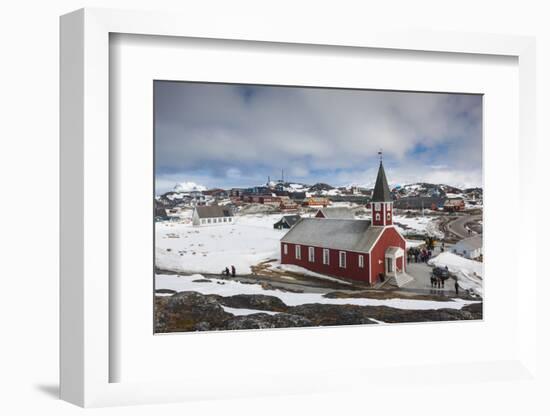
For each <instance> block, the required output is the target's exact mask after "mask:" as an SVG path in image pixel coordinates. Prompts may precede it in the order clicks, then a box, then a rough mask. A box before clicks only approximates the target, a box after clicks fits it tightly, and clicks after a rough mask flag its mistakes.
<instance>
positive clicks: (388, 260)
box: [281, 161, 411, 286]
mask: <svg viewBox="0 0 550 416" xmlns="http://www.w3.org/2000/svg"><path fill="white" fill-rule="evenodd" d="M371 207H372V220H355V219H327V218H324V219H322V218H302V219H301V220H300V221H298V222H297V223H296V225H294V227H293V228H291V229H290V231H289V232H288V233H287V234H286V235H285V236H284V237H283V238H282V239H281V263H282V264H295V265H297V266H301V267H304V268H306V269H308V270H311V271H314V272H317V273H321V274H325V275H329V276H335V277H342V278H347V279H354V280H361V281H364V282H366V283H369V284H375V283H377V282H379V281H380V279H381V278H382V277H384V278H386V279H391V278H393V279H394V280H395V283H397V285H398V286H402V285H404V284H406V283H408V282H409V281H410V280H411V277H410V276H408V275H407V274H406V273H405V271H406V268H407V265H406V255H405V252H406V247H405V239H404V238H403V237H402V236H401V234H400V233H399V232H398V231H397V229H396V228H395V226H394V225H393V203H392V200H391V194H390V189H389V187H388V181H387V179H386V173H385V172H384V166H383V165H382V161H380V167H379V168H378V176H377V177H376V184H375V186H374V191H373V194H372V204H371Z"/></svg>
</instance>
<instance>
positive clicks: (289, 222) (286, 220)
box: [273, 215, 301, 230]
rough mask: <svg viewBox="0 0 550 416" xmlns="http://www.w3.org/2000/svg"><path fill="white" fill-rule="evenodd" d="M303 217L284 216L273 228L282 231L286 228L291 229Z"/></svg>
mask: <svg viewBox="0 0 550 416" xmlns="http://www.w3.org/2000/svg"><path fill="white" fill-rule="evenodd" d="M300 218H301V217H300V216H299V215H284V216H283V217H282V218H281V219H280V220H279V221H277V222H276V223H275V224H273V228H275V229H276V230H282V229H284V228H286V229H290V228H292V227H293V226H294V224H296V223H297V222H298V220H299V219H300Z"/></svg>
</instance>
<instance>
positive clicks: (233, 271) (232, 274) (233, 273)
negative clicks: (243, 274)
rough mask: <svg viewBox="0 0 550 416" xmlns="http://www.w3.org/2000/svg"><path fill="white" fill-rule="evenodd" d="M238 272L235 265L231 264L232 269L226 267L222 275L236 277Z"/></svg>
mask: <svg viewBox="0 0 550 416" xmlns="http://www.w3.org/2000/svg"><path fill="white" fill-rule="evenodd" d="M236 273H237V270H236V269H235V266H233V265H231V271H229V267H226V268H225V269H223V270H222V276H227V277H229V276H231V277H235V275H236Z"/></svg>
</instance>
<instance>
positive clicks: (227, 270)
mask: <svg viewBox="0 0 550 416" xmlns="http://www.w3.org/2000/svg"><path fill="white" fill-rule="evenodd" d="M225 275H226V276H229V268H228V267H226V268H225Z"/></svg>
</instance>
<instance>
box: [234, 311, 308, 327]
mask: <svg viewBox="0 0 550 416" xmlns="http://www.w3.org/2000/svg"><path fill="white" fill-rule="evenodd" d="M311 325H312V323H311V321H309V320H308V319H306V318H304V317H302V316H297V315H290V314H287V313H278V314H276V315H268V314H267V313H255V314H252V315H246V316H236V317H234V318H231V319H229V320H228V321H227V322H226V329H265V328H291V327H304V326H311Z"/></svg>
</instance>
